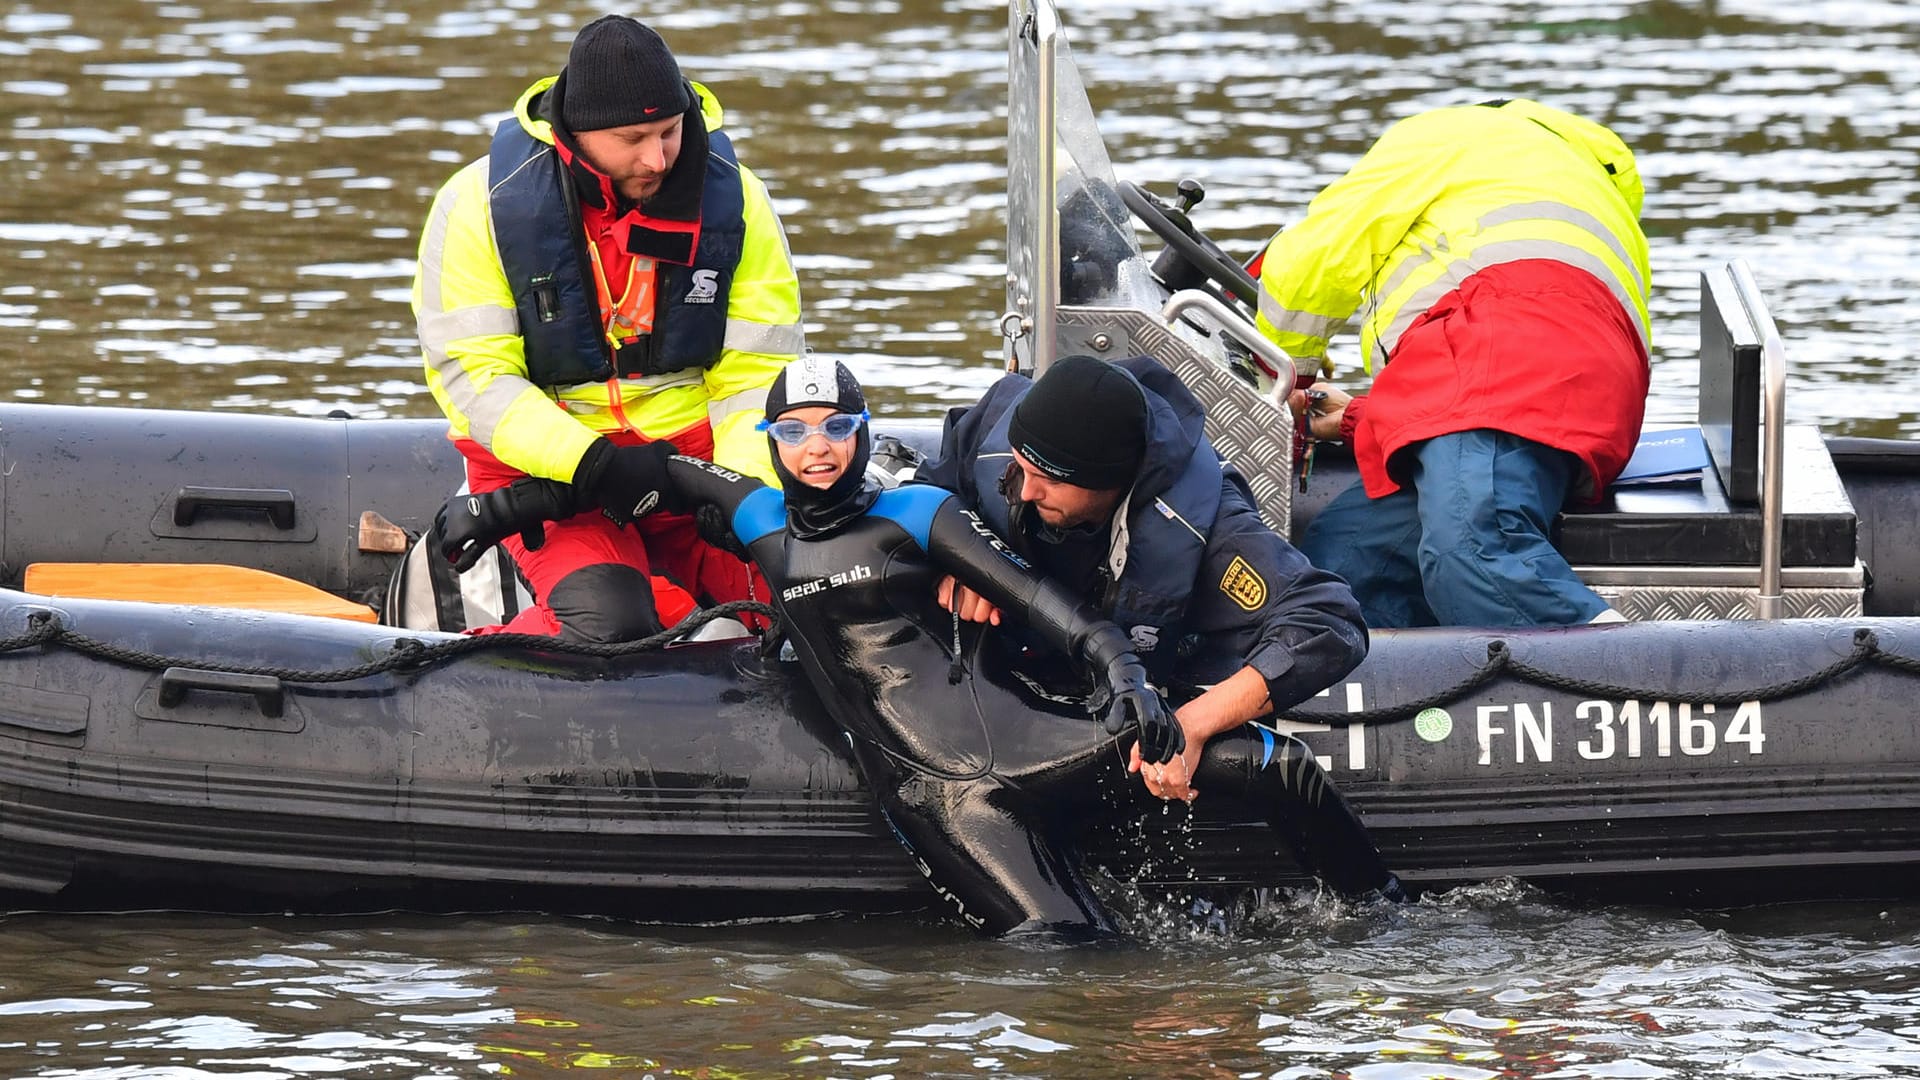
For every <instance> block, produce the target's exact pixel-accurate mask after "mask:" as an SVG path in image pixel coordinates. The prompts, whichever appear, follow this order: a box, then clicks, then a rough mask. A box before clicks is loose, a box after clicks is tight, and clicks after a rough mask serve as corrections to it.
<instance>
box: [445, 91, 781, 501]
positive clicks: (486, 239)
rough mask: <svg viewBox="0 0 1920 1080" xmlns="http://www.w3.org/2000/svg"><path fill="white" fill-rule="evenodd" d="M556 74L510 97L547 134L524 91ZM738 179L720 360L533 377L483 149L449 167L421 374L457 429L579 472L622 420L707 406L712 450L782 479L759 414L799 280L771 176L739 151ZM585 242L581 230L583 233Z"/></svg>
mask: <svg viewBox="0 0 1920 1080" xmlns="http://www.w3.org/2000/svg"><path fill="white" fill-rule="evenodd" d="M553 81H554V80H553V78H551V77H548V78H545V79H542V80H540V81H539V82H536V83H534V84H533V86H531V87H529V88H528V89H527V91H526V92H525V93H524V94H522V95H521V96H520V100H519V102H518V104H517V105H516V106H515V113H516V114H517V116H518V118H519V120H520V123H521V124H522V125H523V126H525V127H526V129H527V131H528V132H529V133H531V134H532V135H533V136H534V137H535V138H537V139H540V140H541V141H543V142H548V143H551V142H552V141H553V130H552V127H551V126H550V125H549V124H548V123H547V122H546V121H545V120H542V119H538V118H536V117H534V116H533V115H531V112H530V109H529V103H530V102H531V101H532V100H533V99H534V98H535V97H536V96H537V95H539V94H540V93H541V92H542V91H544V90H546V89H547V88H548V87H549V86H551V85H552V84H553ZM693 88H694V91H695V92H696V93H697V94H698V95H699V97H700V102H701V112H702V116H703V118H704V120H705V122H706V126H707V130H709V131H711V130H714V129H716V128H718V127H720V125H721V120H722V117H723V114H722V112H721V109H720V103H719V101H718V100H717V99H715V98H714V96H713V94H712V92H711V91H709V90H708V89H707V88H706V87H704V86H701V85H700V84H699V83H694V84H693ZM740 184H741V188H742V194H743V196H744V202H745V209H744V211H743V213H744V217H745V230H746V231H745V238H744V241H743V245H742V248H741V253H740V262H739V265H738V266H736V267H735V268H734V275H733V284H732V287H731V289H730V290H729V293H728V298H727V330H726V341H725V345H724V347H723V348H722V351H721V354H720V358H719V360H718V361H716V362H715V363H714V364H713V365H712V366H711V367H708V368H705V369H697V368H696V369H688V370H685V371H676V372H670V373H668V374H666V375H658V376H646V377H641V378H630V379H616V380H611V381H608V382H596V383H583V384H580V385H577V386H565V387H548V388H542V387H539V386H536V385H534V384H533V383H532V382H531V381H529V380H528V378H527V361H526V351H525V348H524V345H523V343H522V341H521V339H520V336H519V320H518V317H517V316H516V314H515V311H514V301H513V293H512V290H511V288H510V287H509V285H508V283H507V277H506V272H505V271H504V270H503V269H502V267H501V262H500V251H499V247H498V245H497V244H496V242H495V240H494V234H493V220H492V212H491V210H490V208H489V205H488V198H487V196H488V175H487V159H486V158H485V157H482V158H480V159H479V160H478V161H475V162H473V163H471V164H469V165H467V166H466V167H465V168H463V169H461V170H460V171H459V172H457V173H455V174H454V175H453V177H452V179H450V180H448V181H447V182H446V184H445V185H444V186H442V187H441V189H440V191H439V194H437V195H436V196H435V197H434V200H433V209H432V210H431V211H430V212H429V214H428V217H427V225H426V229H425V231H424V233H423V234H422V236H421V239H420V262H419V267H418V270H417V272H416V274H415V276H414V282H413V311H414V317H415V319H416V320H417V324H418V327H419V333H420V345H421V351H422V352H423V354H424V356H425V361H426V375H427V388H428V390H430V391H431V392H432V393H433V397H434V400H435V401H436V402H438V403H439V405H440V408H441V411H443V412H445V413H446V414H447V420H448V421H449V423H450V424H451V435H452V437H453V438H456V439H462V438H468V439H472V440H474V441H475V442H477V443H479V444H480V445H481V446H483V447H485V448H486V449H487V450H488V451H489V452H491V453H492V454H493V456H494V457H496V458H499V459H500V460H501V461H502V462H503V463H505V464H507V465H509V466H511V467H513V468H516V469H519V470H521V471H522V472H525V473H527V474H529V475H532V476H541V477H546V478H548V479H553V480H571V479H573V473H574V470H575V468H577V467H578V466H579V464H580V458H581V457H582V455H584V454H585V453H586V452H587V447H588V446H590V445H592V443H593V440H594V439H595V438H597V437H598V436H599V435H601V434H604V433H609V432H615V431H620V430H622V429H623V427H624V428H630V429H632V430H634V431H637V432H639V433H640V434H642V435H644V436H646V437H648V438H650V439H651V438H663V437H666V436H669V435H672V434H674V433H676V432H679V431H684V430H686V429H688V428H690V427H694V426H697V425H698V424H699V423H700V422H701V421H702V420H706V421H708V422H710V423H711V424H712V427H713V441H714V453H713V459H714V461H715V462H717V463H719V464H720V465H723V466H725V467H727V468H729V469H733V470H734V471H736V472H742V473H746V474H748V475H751V476H756V477H759V478H760V479H762V480H765V481H766V482H767V483H769V484H775V485H777V484H778V483H779V480H778V477H777V476H776V475H775V474H774V472H773V468H772V464H771V462H770V461H769V459H768V455H767V442H766V438H765V437H764V436H762V435H760V434H759V433H758V432H756V431H755V430H754V425H755V424H756V423H758V422H759V420H760V418H761V417H762V416H763V415H764V413H765V409H766V395H767V388H768V387H770V386H771V385H772V384H773V380H774V378H775V377H776V376H778V375H779V374H780V371H781V369H782V368H783V367H785V366H786V365H787V364H788V363H790V362H792V361H793V360H794V359H795V358H796V357H797V356H799V355H800V353H801V352H803V351H804V350H805V347H806V341H805V336H804V329H803V327H802V325H801V321H800V282H799V278H798V276H797V275H796V274H795V273H794V269H793V258H792V256H791V254H790V253H789V251H788V249H787V240H786V233H785V231H784V230H783V229H782V228H781V225H780V218H779V215H778V214H776V213H775V212H774V208H773V202H772V200H771V199H770V198H769V197H768V195H767V189H766V185H765V184H763V183H762V182H761V181H760V178H759V177H757V176H755V175H753V173H752V172H751V171H750V170H748V169H747V167H746V166H745V165H742V166H741V167H740ZM559 197H560V196H559V194H558V193H556V194H555V198H559ZM586 242H587V239H586V236H585V233H584V231H583V232H582V235H581V236H580V238H579V243H581V244H585V243H586ZM616 393H617V394H618V395H619V397H618V402H617V403H618V406H619V408H618V409H617V410H616V408H615V407H614V405H615V400H614V398H613V397H612V395H613V394H616ZM556 406H557V407H556ZM622 415H624V417H625V420H626V423H625V424H624V425H623V424H622V423H621V416H622Z"/></svg>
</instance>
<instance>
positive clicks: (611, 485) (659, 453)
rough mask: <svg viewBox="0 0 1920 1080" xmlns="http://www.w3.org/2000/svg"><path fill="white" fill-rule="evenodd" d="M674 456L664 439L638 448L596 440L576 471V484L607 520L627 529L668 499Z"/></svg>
mask: <svg viewBox="0 0 1920 1080" xmlns="http://www.w3.org/2000/svg"><path fill="white" fill-rule="evenodd" d="M674 452H675V451H674V448H673V444H672V443H670V442H668V441H667V440H665V439H658V440H655V441H654V442H650V443H642V444H641V445H639V446H616V445H614V443H613V442H612V441H610V440H608V439H597V440H595V441H594V443H593V445H592V446H589V447H587V453H586V456H584V457H582V458H581V459H580V465H579V467H578V468H576V469H575V470H574V471H573V483H574V486H575V487H578V488H579V489H580V490H581V491H582V492H583V493H584V494H585V495H586V496H587V497H588V498H590V499H592V500H593V501H594V502H595V503H598V504H599V506H600V508H601V509H603V510H605V511H606V512H607V516H608V517H610V518H612V519H613V520H614V521H615V522H617V523H619V524H621V525H626V524H629V523H630V522H632V521H633V520H634V519H635V518H642V517H646V516H647V515H648V514H651V513H653V512H654V511H655V510H657V509H659V508H660V506H661V504H662V502H663V501H664V500H665V499H666V497H667V495H668V493H669V492H668V487H667V459H668V458H670V457H672V456H673V455H674Z"/></svg>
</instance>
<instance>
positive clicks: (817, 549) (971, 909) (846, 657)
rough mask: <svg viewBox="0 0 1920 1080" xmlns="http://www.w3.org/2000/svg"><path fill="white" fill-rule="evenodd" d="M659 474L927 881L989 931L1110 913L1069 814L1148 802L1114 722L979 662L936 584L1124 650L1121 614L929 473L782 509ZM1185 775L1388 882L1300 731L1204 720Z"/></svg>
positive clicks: (1307, 860)
mask: <svg viewBox="0 0 1920 1080" xmlns="http://www.w3.org/2000/svg"><path fill="white" fill-rule="evenodd" d="M669 473H670V476H671V480H672V487H673V488H674V489H675V494H676V495H677V497H678V499H679V500H680V501H682V502H684V503H686V504H688V505H689V506H699V505H703V504H704V505H706V506H710V507H713V508H716V509H717V510H718V511H719V513H720V515H721V516H723V517H724V520H725V521H726V522H727V523H728V525H729V526H730V528H731V531H732V532H733V534H734V535H735V536H736V537H737V538H738V540H739V541H740V543H742V544H743V545H745V547H746V549H747V550H748V552H749V553H750V554H751V555H752V557H753V559H754V561H755V562H756V563H758V564H759V566H760V568H761V570H762V571H763V572H764V573H765V574H766V577H767V580H768V582H769V584H770V585H771V586H772V590H773V596H774V599H775V601H776V603H777V605H778V606H779V608H780V610H781V613H782V615H783V617H784V618H785V621H786V623H787V626H788V627H789V630H790V637H791V640H792V642H793V645H794V648H795V650H796V652H797V653H798V655H799V659H800V664H801V666H802V667H803V668H804V669H805V671H806V674H807V676H808V678H809V679H810V681H811V682H812V683H813V685H814V686H815V688H816V689H817V690H818V692H819V693H820V695H821V697H822V698H823V699H824V700H825V702H826V704H827V706H828V709H829V711H830V712H831V713H832V715H833V716H834V718H835V719H836V720H837V721H838V723H839V724H840V725H841V727H842V728H843V730H844V731H845V733H846V737H847V742H848V745H849V746H850V747H851V748H852V750H853V753H854V756H855V758H856V760H857V761H858V762H859V764H860V767H861V769H862V771H863V772H864V774H865V776H866V779H867V782H868V784H869V786H870V787H871V788H872V790H873V792H874V794H875V796H876V797H877V799H878V801H879V804H880V808H881V810H882V812H883V813H884V814H885V816H886V819H887V821H888V823H889V824H890V825H891V827H892V828H893V831H894V833H895V834H896V835H897V836H898V837H899V838H900V841H901V843H903V844H905V845H906V847H907V848H908V850H909V851H910V852H911V853H912V854H913V856H914V858H915V860H916V862H917V863H918V865H919V867H920V869H921V871H922V872H923V873H925V874H926V876H927V879H928V880H929V881H931V882H932V883H933V885H934V887H935V889H937V890H938V891H939V892H940V893H941V895H942V896H944V897H945V898H946V899H947V900H949V901H950V902H951V903H953V904H954V905H955V906H956V907H957V908H958V909H959V911H960V914H961V915H962V916H963V917H964V918H965V919H966V920H967V921H968V922H969V923H971V924H973V925H974V926H976V927H979V928H980V929H982V930H985V931H988V932H991V933H996V934H997V933H1003V932H1005V931H1008V930H1011V929H1014V928H1016V927H1020V926H1022V925H1023V924H1041V925H1045V926H1047V927H1049V928H1053V929H1067V930H1076V929H1080V930H1093V931H1104V930H1107V929H1110V924H1109V922H1108V918H1107V915H1106V914H1105V912H1104V911H1103V909H1102V907H1101V905H1100V904H1099V902H1098V901H1097V900H1096V899H1095V898H1094V897H1093V894H1092V892H1091V891H1090V890H1089V889H1088V887H1087V884H1086V881H1085V879H1084V878H1083V876H1082V874H1081V870H1080V867H1079V865H1078V858H1077V856H1076V851H1077V848H1078V839H1079V837H1080V836H1081V835H1082V834H1083V833H1084V831H1085V829H1086V828H1087V827H1088V826H1089V825H1091V824H1092V823H1094V822H1096V821H1098V820H1100V819H1102V818H1104V817H1106V816H1109V814H1108V810H1107V808H1106V806H1105V799H1104V797H1103V795H1102V789H1103V787H1104V788H1106V789H1107V790H1110V791H1111V790H1117V791H1124V792H1127V793H1128V794H1127V795H1125V796H1124V798H1126V799H1127V800H1129V801H1130V802H1131V803H1133V804H1136V805H1138V804H1151V802H1152V800H1151V799H1150V797H1149V796H1148V795H1147V794H1146V792H1145V791H1144V788H1143V786H1142V784H1141V782H1140V781H1139V779H1138V778H1137V777H1134V776H1130V775H1128V774H1126V772H1125V762H1126V756H1125V754H1124V752H1123V751H1124V748H1125V746H1126V744H1127V741H1128V740H1129V738H1130V735H1129V734H1128V733H1122V734H1121V735H1119V736H1111V735H1108V734H1106V732H1105V731H1104V729H1103V728H1102V727H1101V725H1100V724H1098V723H1097V722H1095V721H1094V720H1093V719H1092V718H1091V717H1090V715H1089V711H1088V709H1087V708H1086V707H1085V705H1084V704H1082V705H1079V706H1074V705H1070V704H1065V703H1058V702H1052V701H1048V700H1044V699H1042V698H1040V697H1037V696H1036V695H1035V694H1034V693H1033V692H1032V691H1031V690H1030V689H1029V688H1028V687H1027V686H1026V685H1024V684H1023V683H1022V682H1021V680H1019V679H1017V678H1015V677H1014V676H1013V675H1012V674H1011V673H1010V672H1008V671H1007V670H1006V665H1004V664H999V663H995V662H993V660H992V659H991V658H992V657H993V656H994V655H995V653H996V650H994V649H982V647H981V646H982V643H983V642H986V641H989V640H992V639H993V637H994V635H995V634H996V633H997V632H998V628H995V627H990V626H979V625H973V624H968V625H967V626H965V628H964V629H963V630H962V629H957V628H956V625H955V623H954V621H953V618H952V616H951V615H950V614H949V613H948V612H947V611H946V610H944V609H943V608H941V607H940V606H938V604H937V603H936V601H935V599H934V594H935V587H936V585H937V584H938V582H939V581H940V579H941V577H942V576H943V575H945V574H948V573H952V574H954V575H956V576H957V577H959V578H960V580H961V581H963V582H965V583H966V584H968V585H969V586H971V587H972V588H974V589H975V590H976V591H978V592H980V593H981V594H982V595H984V596H985V597H987V598H988V599H989V600H991V601H992V602H993V603H995V604H997V605H998V606H999V607H1000V608H1001V609H1002V610H1003V611H1004V612H1005V613H1006V616H1007V618H1008V619H1010V620H1015V621H1018V622H1021V623H1024V624H1026V626H1027V627H1028V628H1029V632H1031V633H1034V634H1036V635H1037V636H1039V637H1040V638H1042V639H1045V640H1047V641H1049V643H1050V644H1052V645H1053V646H1054V647H1056V648H1060V649H1062V650H1063V651H1066V652H1068V653H1069V654H1071V655H1081V654H1082V647H1083V646H1084V645H1085V644H1086V643H1087V641H1088V639H1089V637H1090V636H1092V635H1098V634H1105V635H1109V636H1110V640H1117V641H1119V642H1121V643H1122V646H1123V647H1124V642H1125V639H1124V637H1123V636H1121V635H1120V632H1119V631H1118V629H1117V628H1115V627H1114V626H1113V624H1112V623H1109V622H1106V621H1105V620H1102V619H1100V618H1099V617H1098V616H1097V615H1096V614H1095V613H1094V612H1093V611H1092V610H1091V609H1090V608H1087V607H1084V606H1080V605H1079V604H1077V602H1076V601H1075V600H1073V599H1072V597H1071V596H1069V595H1068V593H1067V592H1066V591H1065V590H1064V589H1062V588H1060V587H1059V586H1057V585H1055V584H1053V583H1052V582H1050V581H1048V580H1047V579H1045V578H1042V577H1040V576H1038V575H1036V574H1035V573H1034V572H1033V571H1032V570H1030V569H1029V568H1027V566H1026V565H1025V564H1024V563H1023V562H1021V561H1020V559H1019V558H1018V556H1016V555H1014V554H1013V553H1012V552H1011V551H1009V550H1008V549H1007V548H1006V546H1005V545H1004V544H1002V543H1001V542H1000V540H999V539H998V538H997V537H995V536H994V535H993V533H992V532H991V531H990V530H989V529H988V528H987V527H986V526H985V525H984V524H983V523H982V522H981V521H980V519H979V518H977V517H976V516H974V515H973V514H972V513H971V512H969V511H967V510H965V509H963V508H962V506H961V504H960V502H959V501H958V500H956V499H955V498H954V497H953V496H952V495H950V494H949V493H947V492H945V491H942V490H940V489H937V488H933V487H927V486H918V485H914V486H907V487H901V488H895V489H891V490H885V491H875V490H874V489H872V488H867V489H864V490H863V491H861V492H860V493H859V495H860V497H859V499H858V500H857V505H858V507H859V509H858V510H857V511H856V512H853V513H849V514H843V515H841V516H840V517H838V518H835V519H833V520H832V521H830V522H828V523H826V524H824V525H823V524H822V522H821V521H819V520H817V519H816V520H811V521H802V522H800V523H799V524H798V525H797V524H796V516H795V514H796V512H792V508H790V507H789V506H788V504H787V503H786V502H785V501H784V500H783V498H782V496H781V493H780V492H779V491H778V490H775V489H773V488H769V487H765V486H764V485H762V484H761V483H760V482H759V481H758V480H755V479H752V478H748V477H742V476H740V475H739V474H736V473H733V472H731V471H728V470H726V469H722V468H720V467H718V466H716V465H714V464H713V463H712V462H707V461H700V460H697V459H693V458H685V457H676V458H673V459H672V461H671V462H670V464H669ZM705 516H706V518H707V520H708V523H709V524H710V525H711V524H712V523H713V515H712V514H711V512H708V513H707V514H706V515H705ZM801 525H803V526H804V527H800V526H801ZM956 641H958V642H959V643H960V649H959V651H960V654H961V656H962V657H963V663H962V665H961V666H959V667H956V666H955V665H954V663H953V661H954V656H955V645H956ZM983 661H984V662H983ZM956 676H957V679H958V681H955V677H956ZM1103 774H1104V775H1103ZM1193 782H1194V786H1195V787H1196V788H1197V789H1199V790H1201V791H1203V792H1205V793H1206V794H1205V796H1204V797H1205V798H1208V799H1215V798H1227V799H1234V800H1237V801H1239V802H1241V803H1244V804H1245V805H1247V806H1248V807H1249V808H1252V809H1255V810H1257V812H1259V813H1260V814H1261V815H1262V816H1263V817H1265V818H1266V819H1267V820H1268V821H1270V822H1271V823H1272V824H1273V825H1274V827H1275V828H1276V829H1277V830H1279V832H1280V833H1281V835H1282V836H1283V837H1284V838H1285V839H1286V840H1287V841H1288V843H1289V845H1290V846H1291V847H1292V849H1293V850H1294V852H1295V855H1296V858H1298V859H1299V860H1300V862H1301V863H1302V864H1303V865H1304V866H1305V867H1307V868H1308V869H1309V870H1312V871H1314V872H1316V873H1318V874H1319V875H1321V876H1322V877H1323V878H1324V879H1325V880H1326V881H1327V882H1328V883H1329V884H1330V885H1332V886H1333V887H1334V888H1336V889H1339V890H1341V891H1343V892H1346V893H1349V894H1359V893H1363V892H1366V891H1368V890H1371V889H1375V888H1380V887H1382V886H1384V885H1386V884H1387V883H1388V882H1389V881H1390V880H1391V876H1390V875H1389V874H1388V873H1387V871H1386V868H1385V867H1384V866H1383V865H1382V864H1381V862H1380V858H1379V854H1378V852H1377V851H1376V849H1375V848H1374V846H1373V843H1372V841H1371V840H1370V839H1369V838H1368V836H1367V834H1366V831H1365V829H1364V828H1363V827H1362V825H1361V824H1360V822H1359V820H1358V818H1357V817H1356V816H1355V815H1354V814H1353V812H1352V810H1351V809H1350V808H1349V807H1348V806H1347V804H1346V802H1345V800H1344V799H1343V798H1342V797H1341V796H1340V794H1339V793H1338V792H1337V791H1336V790H1335V789H1334V788H1333V786H1332V783H1331V782H1330V781H1329V779H1328V778H1327V776H1326V774H1325V772H1324V771H1323V770H1322V769H1321V768H1320V766H1319V765H1318V763H1317V762H1315V761H1314V759H1313V755H1312V753H1311V752H1310V751H1309V750H1307V748H1306V747H1305V745H1304V744H1302V743H1300V742H1298V741H1297V740H1294V739H1292V738H1290V737H1288V736H1285V735H1279V734H1276V733H1274V732H1272V731H1269V730H1267V729H1265V728H1258V727H1253V726H1243V727H1240V728H1237V729H1235V730H1232V731H1228V732H1225V733H1223V734H1220V735H1217V736H1215V737H1214V738H1213V739H1212V740H1210V741H1209V742H1208V744H1207V747H1206V750H1205V753H1204V755H1203V756H1202V759H1201V762H1200V766H1199V768H1198V770H1197V772H1196V775H1195V777H1194V781H1193Z"/></svg>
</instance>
